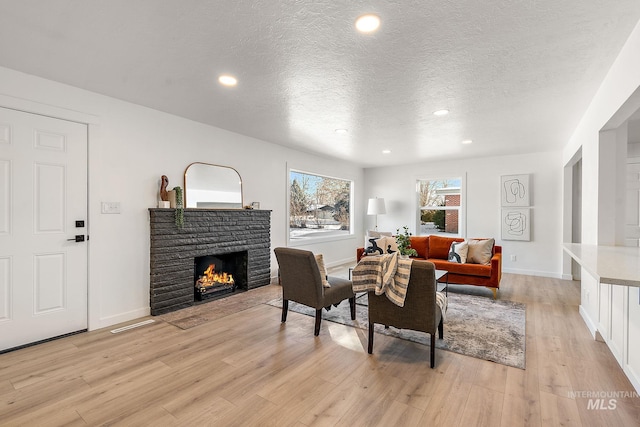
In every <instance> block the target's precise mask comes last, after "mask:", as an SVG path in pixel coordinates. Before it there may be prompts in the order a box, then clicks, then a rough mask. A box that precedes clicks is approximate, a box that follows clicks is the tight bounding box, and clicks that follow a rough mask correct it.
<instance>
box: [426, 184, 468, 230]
mask: <svg viewBox="0 0 640 427" xmlns="http://www.w3.org/2000/svg"><path fill="white" fill-rule="evenodd" d="M417 188H418V204H419V211H418V216H419V218H418V219H419V221H418V224H420V228H419V232H418V234H422V235H426V234H447V235H455V236H459V235H460V234H461V231H462V230H461V223H462V210H461V209H462V197H461V196H462V178H441V179H430V180H418V185H417Z"/></svg>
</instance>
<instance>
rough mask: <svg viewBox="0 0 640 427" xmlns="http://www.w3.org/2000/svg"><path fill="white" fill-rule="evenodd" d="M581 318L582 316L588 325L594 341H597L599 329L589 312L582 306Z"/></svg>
mask: <svg viewBox="0 0 640 427" xmlns="http://www.w3.org/2000/svg"><path fill="white" fill-rule="evenodd" d="M580 316H582V320H584V323H585V324H586V325H587V329H589V332H590V333H591V336H592V337H593V339H594V340H595V339H596V332H598V328H597V327H596V323H595V322H594V321H593V320H592V319H591V317H590V316H589V313H587V310H585V309H584V307H583V306H582V305H580Z"/></svg>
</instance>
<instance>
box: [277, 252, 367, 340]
mask: <svg viewBox="0 0 640 427" xmlns="http://www.w3.org/2000/svg"><path fill="white" fill-rule="evenodd" d="M273 251H274V252H275V254H276V259H277V260H278V267H279V271H280V283H281V285H282V322H283V323H284V322H286V321H287V312H288V311H289V301H295V302H297V303H300V304H304V305H306V306H308V307H313V308H315V309H316V324H315V330H314V335H316V336H318V334H320V322H321V321H322V309H323V308H324V307H329V306H331V305H337V304H339V303H340V302H342V301H343V300H345V299H348V300H349V305H350V306H351V319H352V320H355V318H356V297H355V294H354V293H353V288H352V285H351V281H350V280H346V279H341V278H338V277H331V276H327V277H326V280H327V282H328V283H329V287H325V286H324V285H323V280H322V279H323V278H322V275H321V273H320V269H319V267H318V263H317V261H316V258H315V256H314V254H313V252H310V251H305V250H301V249H292V248H275V249H274V250H273Z"/></svg>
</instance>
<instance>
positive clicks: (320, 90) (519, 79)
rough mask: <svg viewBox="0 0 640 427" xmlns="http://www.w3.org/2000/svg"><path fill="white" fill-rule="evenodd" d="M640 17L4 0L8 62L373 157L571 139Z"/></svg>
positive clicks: (453, 0) (624, 4)
mask: <svg viewBox="0 0 640 427" xmlns="http://www.w3.org/2000/svg"><path fill="white" fill-rule="evenodd" d="M366 12H374V13H377V14H378V15H380V17H381V19H382V26H381V28H380V30H379V31H378V32H377V33H375V34H373V35H362V34H359V33H357V32H356V31H355V30H354V20H355V18H356V17H357V16H359V15H361V14H363V13H366ZM639 19H640V1H638V0H608V1H604V0H590V1H584V0H562V1H558V0H528V1H525V0H519V1H507V0H500V1H497V0H487V1H481V2H480V1H478V0H445V1H441V2H431V1H425V0H420V1H417V0H394V1H379V0H372V1H369V2H362V1H336V0H281V1H277V0H253V1H244V0H237V1H231V0H218V1H204V0H184V1H175V0H110V1H107V0H102V1H98V0H87V1H79V0H76V1H70V0H66V1H63V0H40V1H33V0H20V1H15V0H0V65H2V66H5V67H7V68H12V69H15V70H19V71H23V72H26V73H29V74H33V75H37V76H41V77H45V78H47V79H51V80H55V81H59V82H63V83H67V84H70V85H73V86H77V87H80V88H84V89H87V90H90V91H94V92H98V93H102V94H105V95H109V96H112V97H115V98H119V99H123V100H126V101H130V102H134V103H136V104H141V105H145V106H148V107H151V108H155V109H157V110H161V111H166V112H169V113H172V114H176V115H178V116H182V117H186V118H189V119H193V120H196V121H199V122H203V123H208V124H211V125H214V126H217V127H220V128H224V129H228V130H230V131H234V132H237V133H241V134H244V135H249V136H252V137H255V138H259V139H261V140H264V141H269V142H273V143H277V144H282V145H286V146H291V147H294V148H298V149H301V150H304V151H310V152H317V153H321V154H323V155H327V156H332V157H336V158H341V159H346V160H350V161H353V162H355V163H358V164H360V165H362V166H365V167H366V166H377V165H388V164H400V163H411V162H417V161H423V160H434V159H452V158H461V157H467V158H468V157H477V156H488V155H497V154H511V153H526V152H535V151H545V150H550V149H560V148H561V147H563V146H564V144H565V143H566V142H567V140H568V138H569V137H570V135H571V133H572V132H573V130H574V128H575V127H576V125H577V124H578V120H579V119H580V117H581V116H582V114H583V112H584V110H585V109H586V107H587V105H588V103H589V101H590V100H591V98H592V96H593V95H594V93H595V91H596V90H597V88H598V86H599V84H600V83H601V81H602V79H603V78H604V76H605V74H606V72H607V70H608V69H609V67H610V66H611V64H612V62H613V60H614V59H615V57H616V56H617V54H618V52H619V51H620V49H621V47H622V46H623V44H624V42H625V41H626V39H627V37H628V36H629V34H630V33H631V31H632V29H633V27H634V26H635V25H636V23H637V22H638V20H639ZM221 73H231V74H233V75H235V76H236V77H237V78H238V80H239V83H238V86H237V87H235V88H225V87H221V86H220V85H218V84H217V82H216V78H217V76H218V75H219V74H221ZM441 108H447V109H449V110H450V111H451V113H450V114H449V115H448V116H445V117H435V116H434V115H433V114H432V113H433V111H435V110H438V109H441ZM340 128H346V129H348V133H346V134H336V133H335V132H334V130H335V129H340ZM464 139H472V140H473V141H474V142H473V144H470V145H462V144H461V141H462V140H464ZM383 149H390V150H391V151H392V152H391V153H390V154H386V155H385V154H382V153H381V151H382V150H383Z"/></svg>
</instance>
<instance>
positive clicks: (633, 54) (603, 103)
mask: <svg viewBox="0 0 640 427" xmlns="http://www.w3.org/2000/svg"><path fill="white" fill-rule="evenodd" d="M638 52H640V22H638V24H637V25H636V27H635V29H634V30H633V32H632V33H631V35H630V36H629V39H628V40H627V42H626V43H625V45H624V46H623V48H622V50H621V51H620V54H619V55H618V58H617V59H616V61H615V62H614V64H613V66H612V67H611V69H610V70H609V72H608V73H607V76H606V78H605V80H604V81H603V82H602V84H601V86H600V88H599V89H598V92H597V93H596V95H595V96H594V97H593V99H592V101H591V104H590V105H589V108H588V109H587V111H586V112H585V114H584V116H583V117H582V119H581V120H580V123H579V125H578V127H577V128H576V130H575V131H574V133H573V135H572V136H571V138H570V140H569V142H568V143H567V145H566V147H565V148H564V150H563V165H564V164H566V163H567V162H569V160H570V159H571V158H572V157H573V156H574V154H575V153H576V152H578V150H580V148H582V159H583V162H582V170H583V181H582V188H583V194H582V196H583V197H582V242H583V243H586V244H598V243H600V242H599V240H598V230H599V227H602V226H605V225H606V224H604V222H606V218H608V217H615V215H616V206H615V204H612V205H610V206H609V207H608V209H605V210H603V209H602V207H601V208H600V212H599V209H598V204H599V201H600V198H601V197H602V196H603V195H604V194H605V193H606V192H607V191H610V190H611V189H610V188H604V189H600V188H599V180H600V178H601V177H606V176H614V175H615V172H616V171H615V170H612V169H611V168H610V167H609V168H608V169H607V168H602V166H603V165H600V162H599V159H600V152H599V150H600V131H601V130H602V129H603V128H604V127H605V125H606V124H607V123H608V122H609V121H610V120H611V119H612V118H613V117H614V116H615V115H616V113H617V112H618V111H619V110H620V109H621V107H623V105H624V106H625V109H627V110H628V111H629V112H628V114H631V113H632V112H633V111H635V110H637V108H638V106H637V105H636V106H635V107H634V105H630V103H629V102H628V100H629V99H630V97H631V96H632V95H633V94H634V92H636V94H637V91H638V89H639V88H640V72H638V70H640V55H638ZM625 104H626V105H625ZM635 104H638V102H637V101H636V102H635Z"/></svg>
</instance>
